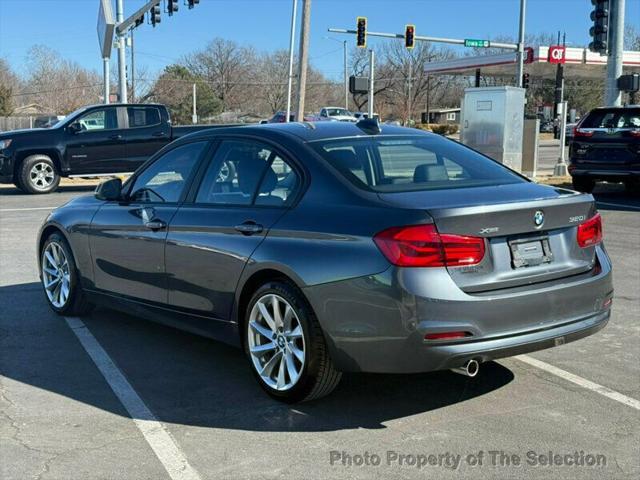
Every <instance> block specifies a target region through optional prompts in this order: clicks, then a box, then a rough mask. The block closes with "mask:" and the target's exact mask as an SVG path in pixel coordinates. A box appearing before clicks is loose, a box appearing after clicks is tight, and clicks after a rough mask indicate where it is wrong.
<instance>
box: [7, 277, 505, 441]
mask: <svg viewBox="0 0 640 480" xmlns="http://www.w3.org/2000/svg"><path fill="white" fill-rule="evenodd" d="M0 305H4V306H6V308H4V307H3V310H4V312H3V313H2V315H1V316H0V374H1V375H2V376H4V377H6V378H9V379H12V380H14V381H18V382H21V383H23V384H28V385H32V386H33V387H36V388H38V389H42V390H47V391H50V392H53V393H56V394H58V395H62V396H65V397H68V398H70V399H73V400H75V401H78V402H83V403H86V404H90V405H92V406H94V407H96V408H99V409H103V410H105V411H109V412H112V413H116V414H118V415H125V416H126V412H124V409H123V407H122V405H120V404H119V402H118V401H117V399H116V397H115V395H114V394H113V392H111V391H110V389H109V387H108V385H107V384H106V382H105V381H104V379H103V378H102V377H101V375H100V373H99V371H98V370H97V369H96V367H95V366H94V365H93V363H92V361H91V359H90V358H89V356H88V355H87V353H86V352H85V351H84V350H83V349H82V347H81V345H80V343H79V342H78V340H77V339H76V338H75V336H74V334H73V332H72V331H71V330H70V329H69V327H68V326H67V325H66V323H65V321H64V319H63V318H61V317H58V316H57V315H55V314H54V313H53V312H51V311H50V309H49V308H48V307H47V305H46V302H45V299H44V294H43V293H42V291H41V288H40V286H39V284H38V283H30V284H25V285H12V286H7V287H0ZM83 321H84V323H85V324H86V325H87V327H88V328H89V330H90V331H91V333H92V334H93V335H94V336H95V337H96V339H97V340H98V341H99V343H100V344H101V345H102V347H103V348H104V349H105V350H106V352H107V353H108V354H109V356H110V357H111V359H112V360H113V361H114V362H115V364H116V365H117V366H118V367H119V368H120V370H121V371H122V372H123V373H124V375H125V376H126V378H127V379H128V380H129V382H130V384H131V385H132V386H133V388H134V389H135V390H136V392H137V393H138V395H139V396H140V397H141V398H142V399H143V401H144V402H145V403H146V404H147V406H148V407H149V408H150V409H151V411H152V412H153V413H154V414H155V415H156V417H157V418H158V419H159V420H160V421H162V422H165V423H172V424H178V425H192V426H200V427H213V428H223V429H235V430H245V431H268V432H278V431H305V432H308V431H334V430H342V429H354V428H365V429H379V428H386V427H385V425H384V424H385V422H387V421H391V420H396V419H402V418H405V417H409V416H412V415H416V414H418V413H424V412H428V411H432V410H437V409H442V408H445V407H448V406H453V405H455V404H459V403H462V402H465V401H467V400H469V399H472V398H474V397H478V396H482V395H485V394H488V393H490V392H493V391H495V390H498V389H500V388H501V387H503V386H505V385H507V384H508V383H510V382H511V381H512V380H513V378H514V376H513V373H512V372H511V371H510V370H509V369H508V368H505V367H504V366H502V365H500V364H497V363H494V362H489V363H487V364H484V365H483V366H482V368H481V369H480V373H479V374H478V376H477V377H476V378H473V379H470V378H467V377H464V376H462V375H459V374H456V373H452V372H449V371H446V372H435V373H428V374H411V375H382V374H345V375H344V376H343V379H342V382H341V384H340V385H339V386H338V388H337V389H336V390H335V391H334V392H333V393H332V394H331V395H330V396H328V397H325V398H323V399H319V400H316V401H313V402H309V403H302V404H295V405H286V404H282V403H280V402H277V401H275V400H273V399H271V398H270V397H268V396H267V395H266V393H264V392H263V391H262V389H261V388H260V387H259V385H258V384H257V382H256V381H255V379H254V378H253V376H252V372H251V370H250V367H249V363H248V361H247V360H246V358H245V356H244V354H243V352H242V351H240V350H238V349H236V348H233V347H230V346H227V345H224V344H221V343H218V342H215V341H213V340H209V339H206V338H202V337H198V336H195V335H192V334H189V333H185V332H181V331H178V330H175V329H172V328H169V327H165V326H162V325H159V324H155V323H153V322H148V321H145V320H141V319H139V318H136V317H132V316H128V315H125V314H122V313H119V312H115V311H112V310H107V309H98V310H96V311H95V312H94V313H93V314H92V315H90V316H88V317H85V318H83Z"/></svg>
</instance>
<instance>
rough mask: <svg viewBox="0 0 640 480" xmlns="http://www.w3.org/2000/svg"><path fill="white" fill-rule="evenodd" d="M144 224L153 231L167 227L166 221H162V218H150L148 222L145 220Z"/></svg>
mask: <svg viewBox="0 0 640 480" xmlns="http://www.w3.org/2000/svg"><path fill="white" fill-rule="evenodd" d="M144 226H145V227H147V228H148V229H149V230H154V231H155V230H163V229H165V228H167V224H166V222H163V221H162V220H151V221H149V222H146V223H145V224H144Z"/></svg>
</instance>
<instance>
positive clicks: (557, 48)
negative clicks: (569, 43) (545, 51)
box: [549, 45, 567, 63]
mask: <svg viewBox="0 0 640 480" xmlns="http://www.w3.org/2000/svg"><path fill="white" fill-rule="evenodd" d="M566 53H567V49H566V48H565V47H563V46H562V45H552V46H550V47H549V63H564V62H565V60H566Z"/></svg>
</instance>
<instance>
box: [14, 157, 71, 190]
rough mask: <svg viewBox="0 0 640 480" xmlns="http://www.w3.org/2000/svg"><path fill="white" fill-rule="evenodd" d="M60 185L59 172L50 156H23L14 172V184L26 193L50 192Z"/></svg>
mask: <svg viewBox="0 0 640 480" xmlns="http://www.w3.org/2000/svg"><path fill="white" fill-rule="evenodd" d="M58 185H60V174H59V173H58V171H57V170H56V166H55V165H54V163H53V161H52V160H51V158H49V157H48V156H46V155H31V156H29V157H27V158H25V159H24V160H23V161H22V163H21V164H20V165H19V166H18V171H17V172H16V186H17V187H18V188H19V189H20V190H22V191H24V192H26V193H35V194H38V193H50V192H53V191H54V190H55V189H57V188H58Z"/></svg>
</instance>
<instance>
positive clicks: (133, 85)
mask: <svg viewBox="0 0 640 480" xmlns="http://www.w3.org/2000/svg"><path fill="white" fill-rule="evenodd" d="M129 35H130V38H131V103H136V70H135V68H136V60H135V58H136V57H135V54H134V51H133V30H131V33H130V34H129Z"/></svg>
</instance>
